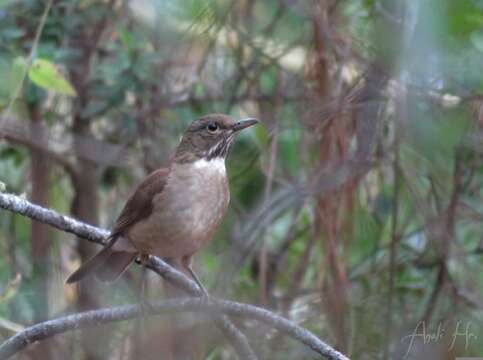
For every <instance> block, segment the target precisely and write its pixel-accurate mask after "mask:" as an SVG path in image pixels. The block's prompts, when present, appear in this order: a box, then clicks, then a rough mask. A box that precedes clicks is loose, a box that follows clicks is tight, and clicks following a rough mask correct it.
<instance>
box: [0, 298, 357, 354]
mask: <svg viewBox="0 0 483 360" xmlns="http://www.w3.org/2000/svg"><path fill="white" fill-rule="evenodd" d="M141 311H142V310H141V307H140V306H139V305H124V306H118V307H113V308H106V309H99V310H91V311H86V312H82V313H77V314H73V315H68V316H64V317H60V318H57V319H53V320H48V321H45V322H42V323H39V324H37V325H33V326H31V327H29V328H26V329H25V330H23V331H21V332H19V333H18V334H16V335H14V336H12V337H11V338H10V339H8V340H7V341H5V342H4V343H3V344H2V345H0V358H2V359H8V358H9V357H11V356H12V355H14V354H16V353H18V352H19V351H21V350H22V349H24V348H25V347H27V346H28V345H29V344H31V343H33V342H35V341H40V340H44V339H47V338H49V337H52V336H54V335H57V334H61V333H64V332H66V331H69V330H76V329H80V328H85V327H91V326H98V325H101V324H106V323H110V322H115V321H123V320H129V319H133V318H135V317H137V316H139V315H140V312H141ZM144 311H147V312H148V313H150V314H152V315H158V314H165V313H172V312H173V311H175V312H210V313H213V314H218V313H219V312H223V313H226V314H229V315H234V316H241V317H244V318H249V319H254V320H258V321H261V322H263V323H265V324H267V325H269V326H271V327H273V328H275V329H277V330H279V331H281V332H282V333H284V334H286V335H288V336H291V337H293V338H294V339H297V340H299V341H300V342H302V343H303V344H305V345H307V346H308V347H310V348H311V349H312V350H314V351H316V352H317V353H319V354H321V355H323V356H325V357H327V358H328V359H333V360H349V359H348V358H347V357H346V356H344V355H343V354H341V353H339V352H338V351H336V350H334V349H332V348H331V347H330V346H328V345H327V344H325V343H323V342H322V341H320V340H319V339H318V338H317V337H316V336H315V335H313V334H312V333H310V332H309V331H307V330H305V329H303V328H302V327H300V326H298V325H296V324H295V323H293V322H291V321H289V320H286V319H283V318H281V317H279V316H277V315H275V314H273V313H271V312H269V311H267V310H264V309H260V308H257V307H256V306H252V305H247V304H240V303H237V302H233V301H227V300H210V301H206V300H204V299H203V298H186V299H175V300H167V301H163V302H158V303H156V304H152V305H150V306H149V308H148V309H146V308H145V309H144Z"/></svg>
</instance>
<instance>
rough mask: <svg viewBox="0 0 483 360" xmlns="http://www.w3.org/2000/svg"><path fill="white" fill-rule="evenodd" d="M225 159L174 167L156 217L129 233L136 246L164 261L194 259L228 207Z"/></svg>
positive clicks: (156, 200) (156, 204)
mask: <svg viewBox="0 0 483 360" xmlns="http://www.w3.org/2000/svg"><path fill="white" fill-rule="evenodd" d="M229 199H230V193H229V189H228V181H227V177H226V170H225V163H224V159H221V158H220V159H213V160H210V161H206V160H198V161H196V162H194V163H187V164H176V165H174V166H173V168H172V170H171V172H170V175H169V177H168V180H167V183H166V186H165V188H164V189H163V191H162V192H161V193H160V194H159V195H157V196H155V198H154V199H153V204H154V209H153V212H152V214H151V215H150V216H149V217H148V218H147V219H146V220H144V221H142V222H140V223H138V224H136V225H135V226H133V228H132V229H131V230H130V231H129V232H128V236H129V238H130V239H131V242H132V243H133V245H134V246H135V247H136V248H137V249H138V250H139V251H143V252H147V253H150V254H153V255H157V256H160V257H182V256H187V255H192V254H193V253H195V252H196V251H198V250H199V249H200V248H201V247H202V246H203V245H205V244H206V242H208V241H209V240H210V239H211V237H212V236H213V233H214V232H215V230H216V228H217V227H218V225H219V223H220V221H221V219H222V217H223V215H224V214H225V212H226V209H227V207H228V202H229Z"/></svg>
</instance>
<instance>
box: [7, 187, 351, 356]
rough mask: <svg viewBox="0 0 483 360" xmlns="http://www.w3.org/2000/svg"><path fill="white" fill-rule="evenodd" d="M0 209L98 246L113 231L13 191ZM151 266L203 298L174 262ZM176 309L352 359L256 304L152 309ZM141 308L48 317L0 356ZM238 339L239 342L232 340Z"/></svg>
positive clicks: (188, 303) (194, 302)
mask: <svg viewBox="0 0 483 360" xmlns="http://www.w3.org/2000/svg"><path fill="white" fill-rule="evenodd" d="M0 207H1V208H4V209H7V210H9V211H12V212H15V213H18V214H21V215H25V216H27V217H29V218H31V219H34V220H37V221H41V222H44V223H46V224H49V225H51V226H53V227H55V228H57V229H59V230H62V231H66V232H69V233H72V234H75V235H77V236H79V237H82V238H85V239H87V240H90V241H93V242H96V243H99V244H103V243H105V239H106V238H107V236H108V235H109V232H108V231H106V230H104V229H100V228H97V227H94V226H91V225H88V224H85V223H82V222H80V221H78V220H75V219H72V218H70V217H68V216H65V215H61V214H59V213H57V212H55V211H53V210H50V209H45V208H42V207H41V206H38V205H35V204H32V203H31V202H29V201H27V200H25V199H23V198H21V197H18V196H15V195H12V194H3V193H0ZM148 267H149V268H150V269H152V270H154V271H156V272H157V273H158V274H160V275H161V276H163V277H164V278H166V279H167V280H168V281H170V282H171V283H173V284H174V285H176V286H178V287H180V288H182V289H184V290H186V291H187V292H188V293H189V294H192V295H198V296H199V295H201V289H199V288H198V287H197V286H196V284H195V283H194V282H193V281H192V280H190V279H188V278H187V277H186V276H185V275H184V274H182V273H181V272H179V271H178V270H176V269H174V268H172V267H171V266H169V265H168V264H167V263H165V262H164V261H163V260H161V259H159V258H157V257H154V256H151V258H150V260H149V263H148ZM172 310H177V311H200V310H211V311H214V312H215V314H218V315H219V313H220V311H221V312H223V313H225V314H229V315H236V316H242V317H245V318H251V319H256V320H258V321H261V322H264V323H266V324H268V325H270V326H272V327H274V328H275V329H277V330H279V331H281V332H283V333H285V334H287V335H289V336H291V337H293V338H294V339H297V340H299V341H301V342H302V343H303V344H305V345H307V346H309V347H310V348H311V349H313V350H314V351H316V352H318V353H319V354H321V355H324V356H326V357H327V358H328V359H336V360H342V359H348V358H347V357H346V356H345V355H343V354H341V353H339V352H338V351H336V350H335V349H333V348H332V347H330V346H329V345H327V344H325V343H324V342H323V341H321V340H320V339H319V338H317V337H316V336H315V335H314V334H312V333H311V332H310V331H308V330H306V329H304V328H302V327H300V326H298V325H296V324H295V323H293V322H291V321H289V320H287V319H284V318H283V317H281V316H278V315H276V314H274V313H272V312H270V311H268V310H265V309H261V308H258V307H255V306H252V305H248V304H241V303H235V302H231V301H226V300H217V299H211V300H210V302H208V303H207V302H206V301H203V300H200V299H185V300H179V299H177V300H176V301H172V302H169V301H168V302H163V303H159V304H157V305H155V306H154V307H153V309H152V311H154V312H157V313H159V312H166V311H172ZM138 312H139V309H138V307H137V306H135V305H128V306H123V307H118V308H112V309H103V310H96V311H89V312H86V313H80V314H74V315H69V316H66V317H63V318H60V319H56V320H49V321H46V322H43V323H41V324H38V325H34V326H32V327H30V328H28V329H26V330H25V331H23V332H21V333H18V334H16V335H15V336H13V337H12V338H10V339H9V340H7V341H6V342H5V343H4V344H2V345H1V346H0V358H7V357H8V356H11V355H12V354H14V353H16V352H18V351H20V350H21V349H22V348H24V347H26V346H27V345H28V344H29V343H31V342H33V341H38V340H42V339H45V338H47V337H49V336H52V335H54V334H58V333H62V332H64V331H67V330H70V329H74V328H80V327H82V326H89V325H94V324H97V323H106V322H111V321H120V320H126V319H130V318H133V317H135V316H137V314H138ZM219 321H223V322H224V324H223V329H224V330H225V331H227V330H229V331H232V332H231V333H230V336H229V339H230V340H231V341H232V345H233V346H234V347H235V348H236V350H237V352H238V354H239V355H240V356H242V355H243V354H246V355H247V356H246V357H244V358H249V359H250V358H253V357H249V356H248V355H249V354H253V350H251V349H249V348H243V349H239V348H238V347H237V346H240V347H241V346H243V345H248V343H247V342H246V338H245V336H244V335H243V334H242V333H241V332H240V331H239V330H238V329H236V328H235V327H234V325H233V324H231V323H226V321H229V320H228V319H227V318H226V317H220V318H219ZM240 335H241V336H240ZM233 339H235V341H233Z"/></svg>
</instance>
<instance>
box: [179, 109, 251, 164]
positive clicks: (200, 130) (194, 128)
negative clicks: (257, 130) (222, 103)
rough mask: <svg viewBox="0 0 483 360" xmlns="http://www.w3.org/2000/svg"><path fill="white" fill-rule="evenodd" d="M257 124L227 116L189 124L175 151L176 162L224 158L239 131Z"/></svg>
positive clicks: (207, 117)
mask: <svg viewBox="0 0 483 360" xmlns="http://www.w3.org/2000/svg"><path fill="white" fill-rule="evenodd" d="M257 123H258V120H257V119H254V118H248V119H243V120H239V121H236V120H234V119H232V118H231V117H230V116H228V115H223V114H211V115H206V116H203V117H201V118H199V119H197V120H195V121H193V122H192V123H191V125H190V126H189V127H188V129H187V130H186V132H185V133H184V135H183V139H182V140H181V143H180V144H179V145H178V149H177V150H176V158H175V160H176V162H181V163H183V162H193V161H196V160H199V159H205V160H207V161H209V160H213V159H216V158H225V157H226V155H227V153H228V150H229V149H230V146H231V144H232V143H233V141H234V140H235V136H236V135H237V134H238V133H239V131H240V130H243V129H246V128H247V127H249V126H252V125H255V124H257Z"/></svg>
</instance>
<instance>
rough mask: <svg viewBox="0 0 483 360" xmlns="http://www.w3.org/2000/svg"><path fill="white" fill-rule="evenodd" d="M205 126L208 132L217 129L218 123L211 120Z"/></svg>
mask: <svg viewBox="0 0 483 360" xmlns="http://www.w3.org/2000/svg"><path fill="white" fill-rule="evenodd" d="M206 128H207V129H208V131H209V132H215V131H216V130H218V124H217V123H215V122H211V123H209V124H208V125H207V126H206Z"/></svg>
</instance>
